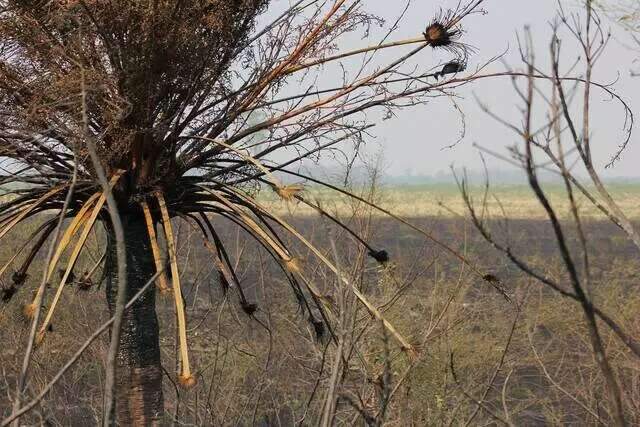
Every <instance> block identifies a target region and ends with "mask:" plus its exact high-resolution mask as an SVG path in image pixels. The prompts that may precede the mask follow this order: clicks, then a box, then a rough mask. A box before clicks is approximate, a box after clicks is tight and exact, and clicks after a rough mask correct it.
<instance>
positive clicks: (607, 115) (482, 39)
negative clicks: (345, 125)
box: [369, 0, 640, 177]
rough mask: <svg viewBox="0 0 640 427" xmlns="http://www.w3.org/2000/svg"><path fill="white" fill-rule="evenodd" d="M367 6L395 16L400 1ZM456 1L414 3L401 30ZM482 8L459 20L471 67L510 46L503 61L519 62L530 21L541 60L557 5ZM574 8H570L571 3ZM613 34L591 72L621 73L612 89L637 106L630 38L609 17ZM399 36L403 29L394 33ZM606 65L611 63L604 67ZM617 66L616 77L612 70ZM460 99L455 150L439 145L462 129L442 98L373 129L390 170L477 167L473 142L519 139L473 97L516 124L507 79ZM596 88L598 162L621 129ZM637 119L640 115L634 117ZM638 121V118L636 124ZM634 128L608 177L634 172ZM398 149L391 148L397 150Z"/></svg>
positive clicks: (495, 3)
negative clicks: (519, 35)
mask: <svg viewBox="0 0 640 427" xmlns="http://www.w3.org/2000/svg"><path fill="white" fill-rule="evenodd" d="M369 3H370V5H371V9H372V10H373V11H375V12H376V13H379V14H380V15H382V16H385V17H389V18H391V17H392V16H393V15H394V13H395V14H397V12H398V8H399V6H390V5H392V4H395V3H398V4H400V3H403V2H400V1H383V0H371V1H369ZM455 3H456V1H414V4H413V5H412V9H411V13H409V14H408V15H407V19H406V20H405V21H404V23H403V27H402V29H401V31H400V32H401V33H403V34H404V33H406V34H407V35H411V34H413V31H414V30H413V28H415V26H418V27H419V26H420V25H421V24H423V23H424V21H425V17H428V16H431V15H432V14H433V13H434V11H435V10H436V9H437V8H438V6H442V7H447V6H453V5H454V4H455ZM485 3H486V5H485V9H486V11H487V12H488V13H487V14H486V15H484V16H480V15H476V16H472V17H470V18H469V19H467V20H466V21H465V29H466V30H467V33H466V34H465V35H464V40H465V41H468V42H469V43H470V44H472V45H474V46H475V47H476V48H477V49H478V52H477V54H476V55H474V56H472V57H471V60H470V66H471V67H473V66H474V65H477V64H481V63H483V62H485V61H486V60H487V59H489V58H491V57H493V56H495V55H497V54H500V53H501V52H503V51H504V50H506V49H509V52H508V53H507V55H506V56H505V60H506V61H507V62H508V63H509V64H510V65H512V66H514V67H517V66H519V54H518V52H517V39H516V32H521V31H522V29H523V28H524V26H525V25H529V26H530V28H531V30H532V33H533V37H534V39H535V40H534V41H535V43H536V50H537V52H536V54H537V57H538V58H539V61H540V63H541V64H543V63H546V61H547V58H546V57H547V52H548V46H549V38H550V30H549V29H550V26H549V22H550V20H552V19H553V18H554V16H555V13H556V11H557V8H558V3H557V1H555V0H535V1H529V0H509V1H506V0H488V1H486V2H485ZM576 3H577V2H576V1H565V2H563V7H566V8H567V9H566V10H570V9H572V7H574V6H575V5H576ZM574 10H575V9H574ZM607 24H608V27H610V28H611V30H612V34H613V36H614V39H613V40H612V41H611V43H610V44H609V46H608V51H607V53H606V56H605V57H603V59H602V62H601V64H600V67H599V68H598V69H597V70H596V72H597V73H596V77H597V80H598V81H600V82H612V81H614V80H615V79H616V78H619V80H618V82H617V83H616V84H615V86H614V88H615V89H616V91H617V92H618V93H619V94H620V95H622V96H623V97H624V98H625V100H626V101H628V102H629V104H630V106H631V108H632V110H634V112H635V111H637V108H638V106H640V91H639V89H640V78H632V77H631V76H630V73H629V70H631V69H633V68H634V66H635V68H636V70H637V68H638V64H634V63H633V62H634V59H635V58H636V57H638V56H640V53H636V52H633V51H632V50H630V49H629V48H628V47H625V45H627V46H629V45H631V43H628V42H629V39H628V36H627V35H626V34H625V33H624V32H623V31H622V30H620V29H619V28H617V27H615V25H613V24H610V25H609V22H607ZM400 36H402V35H400ZM563 43H564V52H565V54H566V59H565V61H566V63H570V62H572V61H573V60H575V59H576V58H577V55H578V54H579V53H578V50H577V49H576V45H575V43H574V41H573V40H571V38H570V37H569V36H566V37H564V41H563ZM608 64H613V66H612V67H610V66H609V65H608ZM489 70H495V71H503V70H504V66H503V65H502V64H501V63H495V64H493V65H491V66H490V68H489V69H488V70H487V71H489ZM618 71H619V76H618ZM459 94H460V95H462V96H463V97H464V98H465V99H464V100H463V101H461V102H460V105H461V107H462V110H463V111H464V112H465V115H466V123H467V132H466V137H465V138H464V139H463V140H462V141H461V142H460V143H459V144H458V145H457V146H455V147H454V148H451V149H442V147H444V146H446V145H449V144H451V143H453V142H455V141H456V139H457V138H458V132H459V129H460V124H459V118H458V116H457V115H456V113H455V112H454V111H453V109H452V108H451V107H450V106H448V105H447V104H446V103H445V102H436V103H433V104H431V105H427V106H424V107H418V108H414V109H407V110H404V111H402V112H401V113H400V114H399V115H398V117H397V118H396V119H395V120H390V121H388V122H385V123H384V124H383V125H382V126H381V127H380V128H378V129H377V130H376V132H377V134H378V135H379V136H380V142H381V145H382V146H383V147H384V148H383V150H384V154H385V158H386V159H387V163H388V164H389V170H388V172H389V173H391V174H402V173H405V172H407V171H412V172H413V173H416V174H421V173H424V174H432V173H434V172H436V171H438V170H446V169H447V168H448V167H449V165H451V164H452V163H454V164H455V165H457V166H468V167H470V168H472V169H479V168H480V165H479V158H478V153H477V150H476V149H474V148H473V146H472V144H473V143H474V142H476V143H478V144H480V145H482V146H485V147H488V148H491V149H493V150H496V151H501V152H505V149H504V147H505V146H507V145H511V144H513V143H514V142H516V141H517V139H516V138H515V137H514V135H513V134H512V133H510V131H508V130H507V129H506V128H505V127H504V126H502V125H500V124H498V123H496V122H495V121H494V120H493V119H491V118H489V117H488V116H487V115H486V114H485V113H484V112H482V111H481V110H480V109H479V108H478V103H477V102H476V100H475V98H474V95H475V96H477V97H478V98H479V99H480V100H482V101H483V102H485V103H487V104H488V105H490V106H492V108H493V109H495V111H496V112H499V113H500V114H501V115H502V116H503V117H505V118H510V119H511V120H512V121H515V122H516V123H518V122H519V121H520V117H521V114H520V111H519V110H518V107H517V105H518V104H517V103H518V99H517V98H516V95H515V92H514V90H513V87H512V85H511V82H510V81H509V80H508V79H501V80H493V81H481V82H478V83H475V84H473V85H470V86H467V87H465V88H463V89H461V90H460V92H459ZM607 99H608V98H607V97H606V96H605V95H604V94H603V93H602V92H594V96H593V100H594V109H593V114H592V120H593V124H592V130H593V133H592V137H593V144H594V154H595V155H594V158H596V159H598V160H599V163H600V164H602V165H603V164H604V163H607V161H608V160H609V159H610V157H611V155H612V154H613V153H614V152H615V150H616V147H617V146H618V144H619V143H620V142H621V141H622V139H623V137H624V134H623V132H622V127H623V125H624V116H623V115H622V114H621V113H622V110H621V108H620V107H619V106H618V105H616V104H614V103H612V102H609V101H608V100H607ZM639 119H640V118H639ZM639 126H640V124H639ZM638 135H640V128H638V129H637V130H636V131H634V133H633V136H632V140H631V143H630V146H629V148H628V149H627V150H626V151H625V153H624V155H623V157H622V160H621V161H620V162H619V163H617V164H616V166H615V168H613V169H611V170H607V171H606V172H605V175H606V176H636V177H637V176H640V168H639V166H640V164H639V160H640V147H639V144H640V141H638ZM396 147H397V148H400V149H395V148H396ZM487 160H488V162H489V163H490V167H492V168H505V167H508V166H507V165H506V164H504V163H503V162H501V161H499V160H493V159H491V158H487Z"/></svg>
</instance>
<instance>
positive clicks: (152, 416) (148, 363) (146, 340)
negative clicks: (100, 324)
mask: <svg viewBox="0 0 640 427" xmlns="http://www.w3.org/2000/svg"><path fill="white" fill-rule="evenodd" d="M122 223H123V224H122V225H123V227H124V233H125V240H126V249H127V301H128V300H130V299H131V298H132V297H133V296H134V295H135V294H136V293H137V292H138V291H139V290H140V288H142V287H143V286H144V285H145V284H146V283H147V281H148V280H149V279H150V278H151V277H152V276H153V274H154V273H155V265H154V261H153V255H152V252H151V247H150V242H149V236H148V234H147V229H146V224H145V222H144V219H143V217H142V216H141V215H133V214H130V215H123V216H122ZM107 244H108V254H107V260H106V266H107V278H106V279H107V280H106V282H107V284H106V293H107V303H108V305H109V311H110V313H111V315H113V313H114V311H115V304H116V295H117V288H118V278H117V275H118V273H117V272H118V269H117V265H116V248H115V239H114V237H113V235H111V233H109V238H108V243H107ZM155 294H156V290H155V286H153V285H152V286H151V287H149V288H148V290H147V291H146V292H145V293H144V294H143V295H142V296H141V297H140V298H139V299H138V300H137V301H136V302H135V304H133V306H131V307H130V308H129V309H128V310H126V311H125V313H124V319H123V323H122V333H121V336H120V347H119V350H118V360H117V365H116V390H115V399H116V419H117V421H118V424H119V425H121V426H147V425H157V424H160V422H161V419H162V415H163V412H164V405H163V396H162V366H161V362H160V335H159V329H158V318H157V316H156V305H155V304H156V301H155V300H156V298H155Z"/></svg>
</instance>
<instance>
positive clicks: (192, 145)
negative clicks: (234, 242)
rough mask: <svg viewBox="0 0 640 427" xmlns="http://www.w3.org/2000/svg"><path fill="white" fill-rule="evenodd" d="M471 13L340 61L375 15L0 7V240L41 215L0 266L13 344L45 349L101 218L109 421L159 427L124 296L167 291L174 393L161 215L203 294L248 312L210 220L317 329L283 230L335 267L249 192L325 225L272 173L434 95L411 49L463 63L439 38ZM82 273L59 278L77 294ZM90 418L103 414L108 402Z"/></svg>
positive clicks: (312, 300) (156, 388)
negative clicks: (268, 273)
mask: <svg viewBox="0 0 640 427" xmlns="http://www.w3.org/2000/svg"><path fill="white" fill-rule="evenodd" d="M481 2H482V1H481V0H480V1H475V2H473V3H470V4H469V5H467V6H465V7H460V8H459V9H457V10H455V11H452V12H451V13H448V14H445V15H443V16H442V18H440V19H438V20H436V21H434V22H432V23H431V24H430V25H431V28H432V30H431V31H427V32H426V33H425V35H423V36H418V37H416V38H413V39H408V40H400V41H393V42H388V41H384V42H381V43H376V44H373V45H371V46H368V47H364V48H361V49H357V50H354V51H349V52H342V51H336V46H339V42H340V40H341V39H340V37H341V36H343V35H344V34H346V33H349V32H353V31H357V30H361V29H364V30H366V29H367V28H368V27H369V26H370V25H372V24H377V23H378V22H377V18H375V17H374V16H372V15H370V14H368V13H366V11H365V10H363V5H362V4H361V3H362V2H360V1H347V0H335V1H331V2H317V1H306V2H303V1H299V2H297V3H295V4H294V5H292V6H291V7H288V8H286V10H282V11H275V12H272V11H269V12H268V13H266V14H263V12H264V11H265V10H267V8H268V3H269V2H268V0H233V1H229V0H198V1H195V0H193V1H192V0H187V1H177V0H168V1H157V0H155V1H138V0H136V1H124V0H106V1H99V2H97V1H91V0H67V1H64V0H56V1H27V0H24V1H17V0H9V1H5V2H2V12H1V13H0V42H1V46H2V50H1V52H0V96H1V97H2V107H0V108H1V118H0V120H1V126H2V127H1V129H0V161H1V162H2V164H1V166H2V171H1V176H0V183H1V184H2V185H3V186H4V187H5V188H11V190H10V191H9V192H8V193H7V194H5V196H4V201H3V203H2V205H0V215H1V217H0V238H2V237H5V236H6V235H7V233H9V232H10V231H11V230H12V229H14V228H16V227H17V226H18V225H19V224H21V223H23V222H25V221H27V220H30V219H32V218H41V223H42V225H41V226H40V227H39V228H37V230H36V231H35V232H34V233H33V234H32V235H31V236H28V237H26V240H25V241H24V242H22V243H23V244H22V245H21V246H19V249H18V250H16V251H15V253H14V254H12V255H13V256H12V258H11V259H10V260H8V262H7V263H6V264H4V265H3V266H2V267H0V268H1V271H0V274H9V273H11V272H13V273H12V275H9V279H8V281H7V283H6V284H5V285H4V287H3V288H2V300H3V301H4V302H5V303H9V302H10V301H16V300H17V301H22V302H24V313H25V315H26V316H27V317H29V318H31V319H33V320H32V322H33V325H34V327H33V331H34V332H33V333H32V335H31V340H32V341H30V342H29V346H31V345H32V343H33V342H35V344H36V345H37V343H39V342H40V341H41V340H43V339H46V335H47V331H48V329H49V327H50V325H51V322H52V319H53V318H54V317H55V315H56V314H55V313H56V310H57V309H58V308H59V304H58V302H59V299H60V296H61V295H62V293H63V292H64V291H65V289H67V288H68V287H69V283H70V282H72V281H73V280H70V279H71V278H72V275H73V269H74V266H75V265H76V263H77V260H78V258H79V257H80V256H81V254H82V252H83V248H85V245H86V241H87V236H88V235H89V234H90V233H91V232H92V230H94V228H95V227H96V226H97V224H102V225H103V226H104V228H105V229H106V235H107V248H106V255H105V257H104V259H103V260H104V270H105V272H106V273H105V276H106V299H107V304H108V307H109V310H110V311H111V313H112V315H114V317H115V323H114V325H115V326H114V327H113V330H112V342H113V343H115V344H114V345H115V347H114V348H115V349H116V350H117V358H116V359H115V360H117V367H116V368H117V369H116V372H117V375H116V390H117V392H116V405H115V406H116V408H117V418H118V420H119V422H120V423H122V424H139V425H142V424H148V423H155V422H158V420H159V419H160V417H161V416H162V412H163V397H162V368H161V364H160V349H159V331H158V321H157V316H156V311H155V295H156V289H155V288H154V287H153V286H151V287H148V288H147V290H145V291H144V293H142V296H141V297H140V298H138V299H137V300H135V303H133V304H132V305H131V307H130V308H129V309H128V310H124V303H126V302H127V301H130V300H132V298H133V297H134V295H136V294H138V293H139V292H140V291H141V290H142V289H143V288H144V286H145V284H148V282H149V281H150V280H151V279H154V278H155V282H156V285H155V287H157V288H158V290H159V291H160V292H170V293H172V295H173V298H174V300H175V310H176V318H177V323H178V331H179V334H178V335H179V344H180V363H179V365H180V372H179V373H178V377H179V381H180V383H181V384H182V385H184V386H187V387H188V386H190V385H193V384H194V383H195V381H196V377H195V376H194V374H193V371H192V369H191V366H190V364H189V354H188V343H187V334H186V326H185V325H186V319H185V313H184V308H183V307H184V306H183V299H182V295H181V285H180V276H179V269H180V266H179V265H178V262H177V258H176V249H175V246H174V235H173V230H172V219H173V218H180V219H182V220H184V221H185V222H186V223H188V224H190V225H192V226H193V227H194V228H195V229H196V230H198V231H199V232H200V234H201V237H202V239H203V242H204V245H205V247H206V248H207V250H208V251H209V252H210V254H211V259H212V263H213V265H215V267H216V269H217V270H218V272H219V275H220V283H221V284H222V285H223V286H224V287H225V288H226V287H230V288H231V287H232V288H233V289H234V290H236V291H237V293H238V301H239V304H240V306H241V307H242V309H243V310H244V311H245V312H246V313H247V314H249V315H252V314H253V313H254V312H255V310H256V307H255V305H253V304H251V303H250V302H249V301H247V298H246V297H245V295H244V293H243V290H242V287H241V284H240V281H239V280H238V278H237V277H236V273H235V271H234V268H233V264H232V262H231V261H230V257H229V256H228V254H227V251H226V249H225V244H224V241H223V239H222V237H221V233H220V230H219V229H218V227H219V225H218V224H222V223H223V222H220V221H217V220H216V221H214V219H215V218H221V219H224V220H226V221H228V222H230V223H232V224H236V225H237V226H239V227H241V228H242V229H244V230H246V231H247V232H248V233H249V234H250V235H251V236H253V237H254V238H255V240H256V242H257V244H259V245H260V246H261V247H262V248H264V250H265V251H266V252H267V253H268V254H270V256H271V257H272V258H273V260H274V262H275V263H277V265H279V266H280V267H281V270H282V274H283V275H284V276H285V277H286V278H287V280H288V283H289V284H290V286H291V288H292V290H293V293H294V295H295V297H296V298H297V299H298V301H299V302H300V304H301V306H302V307H303V308H304V309H305V311H306V314H307V317H308V319H309V321H310V322H311V323H312V325H313V327H314V329H315V330H316V331H317V332H318V333H319V334H321V333H328V334H330V333H331V328H330V316H331V314H330V310H329V308H330V302H328V301H326V299H322V298H321V295H320V294H319V292H318V290H317V288H316V287H315V286H314V284H313V282H312V280H310V279H309V278H308V277H307V276H305V274H304V269H303V268H302V264H301V260H300V259H299V257H297V256H296V254H295V253H294V251H293V249H292V248H290V247H288V245H287V244H286V243H285V238H284V235H292V236H294V237H295V238H296V239H298V240H299V241H300V242H302V244H304V245H306V246H307V247H308V248H309V249H310V250H311V251H312V252H313V253H315V254H316V255H317V256H318V257H319V259H320V261H321V262H322V263H324V264H325V265H326V266H327V267H328V268H329V269H331V270H333V271H335V272H336V274H338V272H337V270H336V268H335V267H334V266H333V265H332V264H331V262H330V261H329V260H328V259H327V258H325V256H324V255H323V254H322V252H320V251H319V250H317V249H316V248H315V247H313V246H312V245H311V244H310V243H309V242H308V241H307V240H306V239H305V238H304V237H303V236H302V234H301V233H300V232H298V231H297V230H296V229H295V228H293V227H292V226H291V225H290V224H288V223H287V222H286V221H285V220H283V219H282V218H280V217H278V216H277V215H276V214H275V213H274V212H272V211H270V210H269V209H267V208H265V207H264V206H263V205H261V203H260V202H259V200H258V199H257V198H256V195H257V193H258V191H259V190H260V189H265V188H266V189H271V190H273V191H275V193H276V194H277V195H278V197H279V198H280V199H282V203H288V202H291V201H296V202H301V203H307V204H310V205H311V206H313V207H314V208H316V209H317V210H318V211H319V212H321V213H322V214H324V215H328V214H327V213H326V212H324V211H322V209H321V208H320V207H319V206H315V205H314V204H313V203H311V202H309V201H307V200H306V199H305V198H304V195H303V192H302V187H301V186H300V185H292V184H289V185H286V184H285V183H284V182H290V181H285V180H283V178H282V177H283V176H284V175H287V174H288V175H293V176H295V177H296V178H295V179H297V180H305V179H307V178H309V179H311V180H312V181H313V182H316V183H319V184H323V183H322V182H321V181H318V180H315V179H313V178H311V177H306V176H305V175H303V174H300V173H298V172H295V171H293V170H291V169H289V168H288V167H289V166H291V165H296V164H298V163H299V162H300V161H302V160H303V159H307V158H315V157H316V156H318V155H320V154H322V153H323V152H326V151H331V150H335V149H338V147H340V144H347V143H353V144H355V146H356V147H357V146H359V144H360V143H361V142H362V140H363V138H364V136H366V134H367V132H368V129H369V128H370V127H371V126H372V125H371V124H370V119H369V118H368V116H367V114H366V113H367V111H370V110H375V109H378V110H380V109H386V110H394V109H397V108H400V107H405V106H408V105H417V104H424V103H427V102H428V101H429V100H430V99H431V98H432V97H436V96H442V94H446V92H445V90H446V89H447V86H446V85H447V84H450V83H442V84H441V85H431V84H427V83H425V82H424V80H423V77H425V75H418V74H417V73H415V71H411V70H415V67H413V66H412V64H411V62H412V61H420V62H424V61H425V60H427V59H426V58H425V56H424V54H425V52H427V51H428V49H437V48H444V49H447V51H449V52H454V53H455V54H456V55H458V56H462V57H464V59H466V56H467V55H466V54H467V51H466V48H465V46H464V45H463V44H461V43H460V42H459V41H454V40H457V38H458V37H459V36H460V30H459V23H460V20H461V19H463V18H464V17H465V16H468V15H469V14H470V13H473V12H474V11H476V10H477V7H478V6H479V4H480V3H481ZM259 17H261V18H260V19H258V18H259ZM257 21H259V22H261V24H260V25H258V24H256V22H257ZM416 33H417V34H420V29H416ZM385 40H386V38H385ZM383 50H384V51H387V52H388V51H392V52H397V53H396V54H395V56H393V57H392V55H385V58H386V59H385V60H384V61H382V62H381V60H379V59H378V58H377V56H376V55H377V53H378V52H380V51H383ZM390 57H392V59H388V58H390ZM460 59H463V58H460ZM356 61H358V62H356ZM342 63H344V64H351V65H352V66H353V64H356V65H357V67H355V68H356V72H354V73H345V74H344V75H342V74H341V75H342V76H343V80H342V82H341V83H340V84H338V85H335V84H334V85H331V86H327V87H323V86H321V84H320V83H318V82H317V81H316V79H317V78H318V76H319V74H320V73H319V71H320V70H322V69H325V68H327V67H329V66H331V65H332V64H342ZM451 84H460V81H458V82H457V83H451ZM277 153H284V154H285V155H286V156H283V154H280V155H277V156H275V154H277ZM283 157H287V160H286V161H278V162H276V161H275V160H274V159H282V158H283ZM8 186H10V187H8ZM332 188H335V187H332ZM52 215H53V216H52ZM332 219H333V220H335V221H336V222H337V223H338V224H339V225H341V226H342V227H344V228H345V229H346V230H347V231H348V232H349V233H351V234H353V235H355V233H354V232H353V231H351V230H349V229H348V227H347V226H346V225H344V224H341V223H340V222H339V221H338V220H337V219H335V218H332ZM58 223H59V224H60V225H61V227H57V226H56V225H57V224H58ZM62 225H64V226H62ZM160 234H162V235H164V240H165V241H166V252H167V253H168V259H169V262H168V265H169V268H168V270H167V271H165V268H164V265H165V262H164V260H163V255H162V249H161V248H160V245H159V235H160ZM355 236H356V238H358V240H359V241H360V242H361V243H362V244H363V245H365V246H366V247H367V249H368V251H369V253H370V255H371V256H372V257H373V258H374V259H375V260H377V261H379V262H386V261H387V260H388V254H387V253H386V252H385V251H384V250H382V249H380V248H374V247H371V246H369V244H368V243H367V242H366V241H364V240H363V239H361V238H359V237H358V236H357V235H355ZM53 237H58V238H57V239H56V238H53ZM52 238H53V239H52ZM50 240H53V244H52V246H51V248H52V249H51V250H50V256H49V257H48V258H49V259H48V264H46V265H45V266H44V270H45V271H44V279H45V280H43V283H42V285H41V286H40V287H37V286H32V285H31V282H30V281H29V280H28V275H29V271H30V267H32V264H33V261H34V260H35V259H38V257H37V255H38V253H40V252H42V251H43V248H44V247H47V246H46V245H45V243H46V242H48V241H50ZM23 252H24V253H23ZM65 256H66V257H68V261H67V262H66V264H65V265H61V260H62V259H66V258H65ZM59 268H62V275H61V277H59V278H58V277H57V275H56V274H55V273H56V272H57V271H58V269H59ZM97 268H98V266H97V265H96V268H94V269H93V270H92V271H91V272H89V273H87V274H84V275H82V276H81V277H80V279H76V281H79V282H80V283H81V284H83V286H85V287H89V286H90V285H89V284H88V283H89V282H88V281H89V280H90V277H89V276H90V275H91V274H93V271H95V270H96V269H97ZM54 280H55V281H54ZM343 281H344V282H345V285H347V286H349V283H348V281H347V280H346V279H343ZM45 283H48V284H50V285H51V289H50V290H48V287H47V286H44V285H45ZM23 288H26V289H23ZM30 290H32V291H33V293H32V292H30ZM353 290H354V292H356V296H357V297H358V298H359V299H360V300H361V301H362V302H363V303H364V304H365V305H366V306H367V308H368V309H369V310H370V311H371V314H372V315H374V316H377V317H379V318H381V319H382V316H381V314H380V313H378V312H377V310H376V309H375V307H374V306H372V305H371V304H369V303H368V302H367V300H366V298H365V296H364V295H362V294H361V293H359V292H358V290H357V289H356V288H353ZM43 303H46V310H45V311H43V316H40V311H41V309H40V307H41V306H42V304H43ZM385 326H386V327H387V328H388V329H389V330H390V332H391V333H392V334H393V336H394V337H395V338H396V339H397V340H398V341H399V343H400V345H401V347H402V348H403V349H404V350H407V351H411V345H410V344H409V343H408V342H406V341H405V340H404V339H403V338H402V336H401V335H400V334H399V333H397V331H395V330H394V329H393V327H392V326H391V325H390V324H389V323H388V322H386V321H385ZM325 331H326V332H325ZM114 337H115V338H114ZM27 353H28V352H27ZM25 366H26V368H28V356H27V357H25ZM24 374H26V369H25V370H24ZM22 379H23V381H21V384H20V385H19V387H18V393H17V394H18V395H17V396H16V405H15V408H14V418H15V416H16V415H17V414H19V413H20V411H19V409H20V394H21V393H22V392H23V390H24V376H23V377H22ZM108 379H109V377H107V380H108ZM107 394H108V389H107ZM105 408H106V411H107V412H106V413H105V416H106V419H107V420H108V419H109V412H110V408H111V405H110V403H109V399H107V404H106V405H105Z"/></svg>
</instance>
